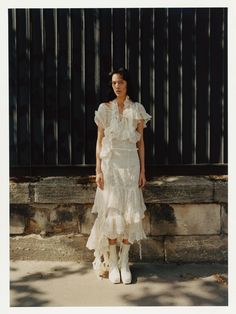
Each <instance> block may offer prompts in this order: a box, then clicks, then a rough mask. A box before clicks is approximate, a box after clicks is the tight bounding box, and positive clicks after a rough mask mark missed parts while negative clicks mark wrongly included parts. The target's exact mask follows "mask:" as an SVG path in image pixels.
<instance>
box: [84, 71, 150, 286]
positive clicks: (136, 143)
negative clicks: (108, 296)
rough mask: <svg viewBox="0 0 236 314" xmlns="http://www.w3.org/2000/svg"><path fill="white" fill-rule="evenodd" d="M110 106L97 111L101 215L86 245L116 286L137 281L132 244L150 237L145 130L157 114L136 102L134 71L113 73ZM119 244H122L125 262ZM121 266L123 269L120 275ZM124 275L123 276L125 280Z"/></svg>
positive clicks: (96, 203) (95, 208)
mask: <svg viewBox="0 0 236 314" xmlns="http://www.w3.org/2000/svg"><path fill="white" fill-rule="evenodd" d="M109 76H110V87H111V92H112V93H111V95H110V97H109V100H110V101H109V102H106V103H101V104H100V105H99V107H98V110H97V111H95V118H94V120H95V123H96V124H97V126H98V133H97V144H96V183H97V190H96V195H95V201H94V205H93V208H92V213H97V214H98V216H97V218H96V220H95V223H94V225H93V228H92V230H91V234H90V236H89V238H88V242H87V244H86V246H87V247H88V248H89V249H91V250H92V249H94V250H95V252H94V256H95V260H94V262H93V267H94V270H95V271H96V272H97V274H98V276H101V277H103V276H104V273H105V272H106V271H109V279H110V281H111V282H112V283H119V282H120V280H122V282H123V283H124V284H129V283H131V279H132V278H131V272H130V269H129V264H128V254H129V248H130V244H132V243H133V242H134V241H138V243H139V244H140V240H141V239H144V238H146V235H145V233H144V230H143V226H142V219H143V218H144V211H145V210H146V206H145V204H144V200H143V194H142V188H143V187H144V185H145V182H146V178H145V164H144V162H145V160H144V139H143V129H144V127H146V123H147V121H149V120H150V119H151V116H150V115H149V114H147V113H146V111H145V109H144V107H143V105H141V104H140V103H138V102H134V101H133V99H132V98H131V97H132V90H131V84H130V80H129V75H128V71H127V70H126V69H123V68H120V69H118V70H116V71H113V72H112V73H110V75H109ZM117 243H118V244H119V246H120V251H119V253H120V254H119V261H118V257H117V248H116V245H117ZM119 268H120V271H119ZM120 275H121V278H120Z"/></svg>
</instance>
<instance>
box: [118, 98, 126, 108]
mask: <svg viewBox="0 0 236 314" xmlns="http://www.w3.org/2000/svg"><path fill="white" fill-rule="evenodd" d="M125 99H126V95H125V96H120V97H117V103H118V105H119V106H121V107H123V106H124V102H125Z"/></svg>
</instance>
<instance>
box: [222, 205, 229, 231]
mask: <svg viewBox="0 0 236 314" xmlns="http://www.w3.org/2000/svg"><path fill="white" fill-rule="evenodd" d="M221 230H222V232H223V233H225V234H228V204H221Z"/></svg>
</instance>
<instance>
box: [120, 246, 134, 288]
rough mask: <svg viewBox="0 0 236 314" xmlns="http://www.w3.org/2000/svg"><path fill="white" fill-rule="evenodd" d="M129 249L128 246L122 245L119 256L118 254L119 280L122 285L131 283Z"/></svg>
mask: <svg viewBox="0 0 236 314" xmlns="http://www.w3.org/2000/svg"><path fill="white" fill-rule="evenodd" d="M129 249H130V244H125V243H122V248H121V254H120V271H121V279H122V282H123V283H124V284H129V283H131V280H132V278H131V272H130V269H129Z"/></svg>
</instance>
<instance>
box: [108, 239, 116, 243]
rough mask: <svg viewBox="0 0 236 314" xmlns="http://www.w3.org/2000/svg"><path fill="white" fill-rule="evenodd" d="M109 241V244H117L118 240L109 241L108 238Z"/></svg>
mask: <svg viewBox="0 0 236 314" xmlns="http://www.w3.org/2000/svg"><path fill="white" fill-rule="evenodd" d="M108 241H109V244H116V241H117V239H109V238H108Z"/></svg>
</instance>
